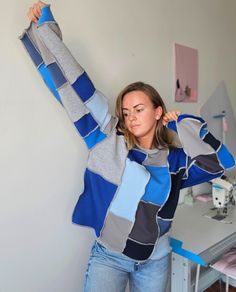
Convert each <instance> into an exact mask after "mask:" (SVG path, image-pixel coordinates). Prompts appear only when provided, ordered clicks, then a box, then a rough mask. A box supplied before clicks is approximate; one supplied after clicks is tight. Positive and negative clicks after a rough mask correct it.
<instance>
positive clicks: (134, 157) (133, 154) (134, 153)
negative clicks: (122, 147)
mask: <svg viewBox="0 0 236 292" xmlns="http://www.w3.org/2000/svg"><path fill="white" fill-rule="evenodd" d="M146 157H147V154H145V153H143V152H141V151H139V150H136V149H131V150H130V151H129V153H128V158H129V159H130V160H131V161H135V162H137V163H139V164H142V163H143V161H144V160H145V159H146Z"/></svg>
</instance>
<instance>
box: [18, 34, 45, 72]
mask: <svg viewBox="0 0 236 292" xmlns="http://www.w3.org/2000/svg"><path fill="white" fill-rule="evenodd" d="M21 41H22V42H23V44H24V46H25V48H26V50H27V52H28V53H29V55H30V57H31V59H32V61H33V63H34V64H35V66H36V67H38V66H39V65H40V64H41V63H42V62H43V59H42V57H41V55H40V53H39V52H38V51H37V49H36V48H35V46H34V45H33V43H32V41H31V40H30V38H29V37H28V35H27V33H25V34H24V36H23V38H22V39H21Z"/></svg>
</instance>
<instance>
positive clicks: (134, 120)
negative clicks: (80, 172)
mask: <svg viewBox="0 0 236 292" xmlns="http://www.w3.org/2000/svg"><path fill="white" fill-rule="evenodd" d="M28 16H29V18H30V20H31V24H30V27H29V28H28V29H27V30H26V31H25V32H24V33H23V35H22V37H21V40H22V42H23V45H24V46H25V48H26V50H27V51H28V53H29V55H30V56H31V58H32V61H33V62H34V64H35V66H36V67H37V69H38V71H39V73H40V74H41V75H42V77H43V79H44V81H45V82H46V84H47V86H48V87H49V88H50V89H51V91H52V92H53V93H54V95H55V97H56V98H57V99H58V100H59V101H60V102H61V103H62V105H63V106H64V107H65V109H66V110H67V112H68V114H69V116H70V118H71V120H72V122H73V123H74V125H75V127H76V128H77V130H78V132H79V133H80V135H81V136H82V137H83V139H84V141H85V143H86V145H87V147H88V150H89V158H88V165H87V168H86V170H85V176H84V191H83V193H82V194H81V195H80V197H79V200H78V203H77V205H76V207H75V209H74V212H73V219H72V220H73V222H74V223H77V224H80V225H84V226H89V227H92V228H93V229H94V230H95V233H96V236H97V240H96V242H95V244H94V246H93V248H92V251H91V257H90V259H89V264H88V269H87V272H86V279H85V286H84V291H92V292H95V291H100V292H101V291H103V292H106V291H107V292H110V291H112V292H113V291H125V287H126V285H127V282H128V280H129V285H130V291H135V292H138V291H149V292H152V291H155V292H156V291H159V292H162V291H165V289H166V283H167V277H168V271H169V254H170V247H169V242H168V231H169V230H170V227H171V222H172V220H173V217H174V213H175V210H176V207H177V204H178V198H179V192H180V189H181V188H185V187H190V186H192V185H196V184H198V183H202V182H205V181H209V180H211V179H213V178H215V177H219V176H221V175H222V174H223V173H224V170H225V169H226V168H230V167H233V166H234V164H235V162H234V159H233V157H232V156H231V154H230V153H229V152H228V150H227V149H226V148H225V146H224V145H222V144H221V143H220V142H219V141H218V140H216V139H215V138H214V137H213V136H212V135H211V134H210V133H209V132H208V130H207V128H206V123H205V122H204V121H203V120H202V119H201V118H198V117H194V116H190V115H180V113H179V112H178V111H174V112H167V111H166V108H165V105H164V103H163V100H162V99H161V97H160V95H159V94H158V92H157V91H156V90H155V89H154V88H153V87H152V86H150V85H148V84H145V83H143V82H135V83H133V84H130V85H128V86H127V87H126V88H125V89H124V90H122V92H121V93H120V94H119V96H118V99H117V103H116V117H112V116H111V115H110V114H109V113H108V106H107V102H106V98H105V97H104V96H103V95H102V94H101V93H100V92H99V91H98V90H96V88H95V87H94V85H93V83H92V82H91V80H90V79H89V77H88V76H87V74H86V72H85V71H84V70H83V69H82V68H81V66H80V65H79V64H78V63H77V62H76V60H75V59H74V58H73V57H72V56H71V54H70V52H69V51H68V49H67V48H66V47H65V45H64V44H63V43H62V40H61V32H60V29H59V27H58V25H57V23H56V22H55V20H54V18H53V15H52V13H51V11H50V7H49V5H46V4H44V3H43V2H41V1H39V2H37V3H36V4H35V5H34V6H33V7H32V8H30V10H29V13H28ZM173 131H174V132H176V133H177V134H178V137H179V140H180V142H181V144H182V147H183V148H177V147H175V145H174V140H173V136H172V132H173Z"/></svg>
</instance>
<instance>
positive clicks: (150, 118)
mask: <svg viewBox="0 0 236 292" xmlns="http://www.w3.org/2000/svg"><path fill="white" fill-rule="evenodd" d="M122 112H123V116H124V122H125V126H126V127H127V129H128V131H129V132H130V133H131V134H133V135H134V136H135V138H136V140H137V141H138V143H139V145H140V146H141V147H144V148H152V146H153V138H154V136H155V130H156V124H157V121H158V120H159V119H160V117H161V115H162V107H161V106H159V107H157V108H154V106H153V104H152V102H151V100H150V98H149V96H148V95H147V94H145V93H144V92H142V91H139V90H137V91H131V92H129V93H126V94H125V95H124V97H123V101H122Z"/></svg>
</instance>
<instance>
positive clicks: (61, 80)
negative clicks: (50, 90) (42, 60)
mask: <svg viewBox="0 0 236 292" xmlns="http://www.w3.org/2000/svg"><path fill="white" fill-rule="evenodd" d="M47 68H48V70H49V72H50V75H51V78H52V80H53V82H54V85H55V87H56V88H59V87H61V86H62V85H63V84H65V83H66V82H67V80H66V78H65V76H64V75H63V73H62V71H61V69H60V68H59V66H58V65H57V63H52V64H50V65H48V66H47Z"/></svg>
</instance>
